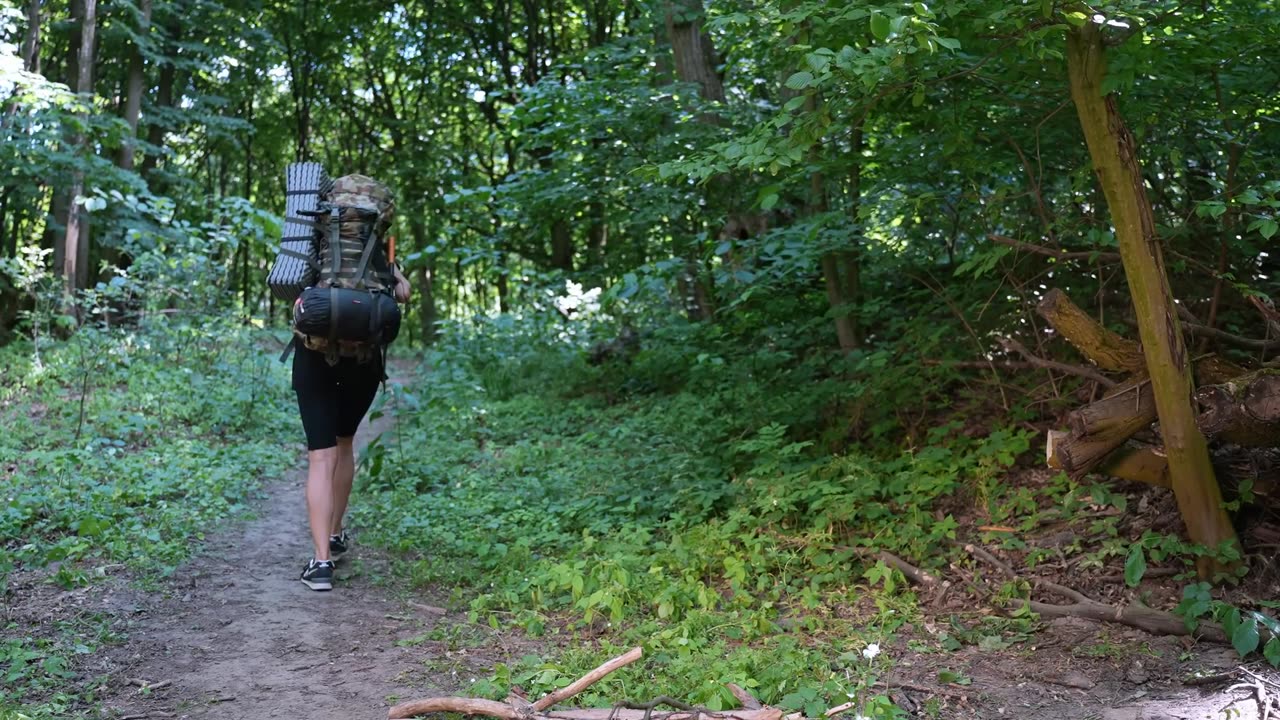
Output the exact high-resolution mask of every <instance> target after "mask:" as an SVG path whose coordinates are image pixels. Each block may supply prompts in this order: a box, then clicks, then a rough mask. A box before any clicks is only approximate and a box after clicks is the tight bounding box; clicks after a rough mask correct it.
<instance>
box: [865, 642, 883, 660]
mask: <svg viewBox="0 0 1280 720" xmlns="http://www.w3.org/2000/svg"><path fill="white" fill-rule="evenodd" d="M879 654H880V644H879V643H871V644H870V645H868V646H866V647H865V648H863V649H862V657H864V658H866V659H868V660H875V659H876V656H877V655H879Z"/></svg>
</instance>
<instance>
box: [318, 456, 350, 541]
mask: <svg viewBox="0 0 1280 720" xmlns="http://www.w3.org/2000/svg"><path fill="white" fill-rule="evenodd" d="M347 447H348V448H350V445H348V446H347ZM339 454H340V453H339V448H336V447H331V448H324V449H323V450H312V451H311V452H309V453H307V520H308V521H309V522H310V523H311V542H312V544H314V545H315V559H316V560H328V559H329V523H330V521H331V520H332V518H333V496H334V474H335V472H334V471H335V470H336V469H337V466H338V457H339ZM348 487H349V486H348Z"/></svg>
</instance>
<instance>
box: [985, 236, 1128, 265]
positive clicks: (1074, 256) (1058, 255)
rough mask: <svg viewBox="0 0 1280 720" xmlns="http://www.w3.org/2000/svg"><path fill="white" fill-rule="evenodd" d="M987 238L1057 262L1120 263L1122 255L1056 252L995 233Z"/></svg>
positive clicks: (1098, 252) (1094, 251)
mask: <svg viewBox="0 0 1280 720" xmlns="http://www.w3.org/2000/svg"><path fill="white" fill-rule="evenodd" d="M987 237H988V238H989V239H990V240H991V242H993V243H995V244H997V245H1008V246H1009V247H1011V248H1015V249H1017V250H1023V251H1025V252H1029V253H1034V254H1036V255H1044V256H1045V257H1051V258H1054V259H1055V260H1101V261H1102V262H1108V263H1118V262H1120V253H1114V252H1105V251H1102V250H1090V251H1087V252H1079V251H1074V252H1068V251H1066V250H1055V249H1053V248H1047V247H1044V246H1043V245H1033V244H1031V243H1027V242H1022V241H1021V240H1014V239H1013V238H1010V237H1005V236H1003V235H996V234H994V233H993V234H991V235H988V236H987Z"/></svg>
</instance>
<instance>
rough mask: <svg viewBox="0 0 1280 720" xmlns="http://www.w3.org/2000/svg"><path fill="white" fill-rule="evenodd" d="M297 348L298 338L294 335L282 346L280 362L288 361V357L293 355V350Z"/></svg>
mask: <svg viewBox="0 0 1280 720" xmlns="http://www.w3.org/2000/svg"><path fill="white" fill-rule="evenodd" d="M297 347H298V336H297V335H294V336H293V337H291V338H289V342H288V344H287V345H285V346H284V352H282V353H280V362H284V361H285V360H288V359H289V356H290V355H291V354H293V351H294V349H295V348H297Z"/></svg>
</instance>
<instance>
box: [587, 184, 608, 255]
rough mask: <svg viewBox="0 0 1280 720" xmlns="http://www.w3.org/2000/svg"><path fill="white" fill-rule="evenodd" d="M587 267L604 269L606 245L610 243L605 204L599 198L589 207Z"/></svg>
mask: <svg viewBox="0 0 1280 720" xmlns="http://www.w3.org/2000/svg"><path fill="white" fill-rule="evenodd" d="M587 217H589V218H590V223H591V224H590V225H588V226H587V266H588V267H589V268H591V269H592V270H595V271H601V270H603V269H604V267H603V266H604V258H605V245H606V244H607V243H608V241H609V226H608V225H607V224H606V222H605V214H604V202H603V201H602V200H600V199H599V198H598V197H597V198H595V199H593V200H592V201H591V202H590V203H589V204H588V205H587Z"/></svg>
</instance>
